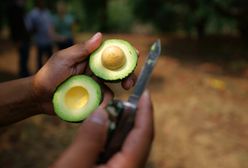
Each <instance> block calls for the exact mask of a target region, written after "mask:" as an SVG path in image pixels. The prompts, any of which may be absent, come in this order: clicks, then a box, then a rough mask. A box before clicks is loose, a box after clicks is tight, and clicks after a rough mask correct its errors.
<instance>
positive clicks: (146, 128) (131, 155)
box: [108, 91, 154, 167]
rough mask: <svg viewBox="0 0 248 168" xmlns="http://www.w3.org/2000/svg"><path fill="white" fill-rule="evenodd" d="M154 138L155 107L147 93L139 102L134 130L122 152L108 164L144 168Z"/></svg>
mask: <svg viewBox="0 0 248 168" xmlns="http://www.w3.org/2000/svg"><path fill="white" fill-rule="evenodd" d="M153 137H154V126H153V107H152V104H151V100H150V96H149V93H148V92H147V91H146V92H145V93H144V94H143V95H142V97H141V99H140V102H139V105H138V110H137V116H136V119H135V125H134V128H133V129H132V130H131V132H130V133H129V135H128V136H127V139H126V140H125V142H124V144H123V147H122V149H121V152H119V153H117V154H116V155H115V156H114V157H113V158H112V159H111V160H110V161H109V162H108V164H109V165H110V167H111V166H113V165H114V164H116V163H120V164H123V165H125V166H124V167H142V166H143V164H145V162H146V160H147V157H148V154H149V151H150V147H151V143H152V140H153Z"/></svg>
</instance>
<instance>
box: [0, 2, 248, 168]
mask: <svg viewBox="0 0 248 168" xmlns="http://www.w3.org/2000/svg"><path fill="white" fill-rule="evenodd" d="M0 12H1V13H0V33H1V34H0V81H1V82H4V81H8V80H13V79H17V78H20V77H25V76H29V75H32V74H35V73H36V72H37V70H38V69H39V68H40V66H42V65H43V64H44V63H45V61H46V60H47V59H48V58H49V56H50V55H51V53H53V52H56V51H57V50H59V49H62V48H65V47H68V46H70V45H72V44H73V43H76V42H82V41H85V40H87V39H88V38H89V37H90V36H91V35H93V34H94V33H95V32H97V31H101V32H103V35H104V39H109V38H121V39H125V40H128V41H129V42H130V43H131V44H133V45H134V46H135V47H136V48H137V49H138V50H139V51H140V58H139V59H140V60H139V63H138V66H137V69H136V73H137V74H138V73H139V71H140V67H141V66H142V63H143V62H144V59H145V56H146V55H147V52H148V50H149V47H150V45H151V44H152V43H153V41H155V40H156V39H157V38H160V39H161V41H162V55H161V57H160V58H159V61H158V63H157V65H156V67H155V70H154V73H153V76H152V79H151V81H150V84H149V90H150V91H151V94H152V99H153V102H154V109H155V128H156V137H155V140H154V143H153V147H152V151H151V154H150V158H149V160H148V163H147V168H199V167H201V168H209V167H211V168H245V167H248V129H247V128H248V116H247V114H246V112H247V110H248V1H247V0H70V1H69V0H68V1H58V0H53V1H51V0H50V1H49V0H44V1H42V0H37V1H33V0H9V1H7V0H4V1H1V6H0ZM37 51H38V52H37ZM108 85H109V86H110V87H111V88H112V89H113V90H114V92H115V96H116V97H118V98H122V99H126V98H127V97H128V95H129V93H130V91H124V90H123V89H121V87H120V86H119V84H108ZM78 126H79V125H78V124H71V123H65V122H63V121H61V120H59V119H58V118H56V117H52V116H42V115H40V116H35V117H32V118H29V119H26V120H24V121H22V122H19V123H17V124H14V125H12V126H9V127H5V128H1V129H0V167H6V168H12V167H18V168H19V167H21V168H22V167H23V168H27V167H32V168H42V167H48V165H49V164H51V163H52V162H53V161H54V160H55V159H56V158H57V157H58V155H59V154H60V153H61V152H62V151H63V150H64V149H65V148H66V147H67V146H68V145H69V144H70V142H71V140H72V138H73V136H74V134H75V132H76V130H77V128H78ZM144 138H145V137H144ZM82 157H83V156H82Z"/></svg>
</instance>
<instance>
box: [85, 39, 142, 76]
mask: <svg viewBox="0 0 248 168" xmlns="http://www.w3.org/2000/svg"><path fill="white" fill-rule="evenodd" d="M137 61H138V56H137V52H136V49H135V48H134V47H133V46H132V45H131V44H130V43H129V42H127V41H124V40H120V39H109V40H106V41H104V42H103V43H102V45H101V46H100V47H99V48H98V49H97V50H96V51H94V52H93V53H92V54H91V55H90V59H89V65H90V69H91V71H92V72H93V73H94V74H95V75H96V76H97V77H99V78H102V79H104V80H106V81H118V80H121V79H123V78H125V77H127V76H128V75H129V74H131V73H132V72H133V71H134V69H135V67H136V65H137Z"/></svg>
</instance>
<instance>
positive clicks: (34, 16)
mask: <svg viewBox="0 0 248 168" xmlns="http://www.w3.org/2000/svg"><path fill="white" fill-rule="evenodd" d="M35 5H36V7H35V8H34V9H32V10H31V11H30V12H29V14H28V16H27V20H28V27H29V30H30V32H32V34H33V35H34V41H35V44H36V46H37V66H38V69H40V68H41V67H42V65H43V64H44V60H45V58H49V57H50V56H51V55H52V53H53V42H54V41H63V40H64V37H62V36H59V35H57V34H56V33H55V31H54V27H53V20H52V15H51V13H50V11H49V10H48V8H47V7H46V5H45V2H44V0H36V4H35ZM45 56H46V57H45Z"/></svg>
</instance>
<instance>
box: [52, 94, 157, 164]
mask: <svg viewBox="0 0 248 168" xmlns="http://www.w3.org/2000/svg"><path fill="white" fill-rule="evenodd" d="M107 128H108V118H107V113H106V112H105V111H104V110H103V109H102V108H99V109H98V110H97V111H96V112H95V113H93V115H92V116H91V117H90V118H88V119H87V120H85V121H84V123H82V125H81V127H80V128H79V130H78V133H77V135H76V137H75V139H74V141H73V142H72V144H71V145H70V146H69V147H68V148H67V149H66V150H65V151H64V153H62V155H61V156H60V158H59V159H58V160H57V161H56V162H55V163H54V164H53V165H52V166H51V167H52V168H68V167H70V168H92V167H96V168H138V167H144V165H145V163H146V160H147V157H148V154H149V151H150V148H151V144H152V140H153V137H154V126H153V108H152V103H151V100H150V96H149V94H148V92H147V91H146V92H145V93H144V94H143V95H142V97H141V99H140V102H139V105H138V110H137V115H136V118H135V124H134V128H133V129H132V130H131V131H130V133H129V134H128V136H127V138H126V140H125V142H124V144H123V146H122V148H121V150H120V151H119V152H117V153H116V154H114V155H113V157H112V158H110V159H109V160H108V161H107V163H106V164H102V165H97V163H96V162H97V159H98V157H99V154H100V152H101V151H102V149H103V147H104V144H105V143H106V138H107Z"/></svg>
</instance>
